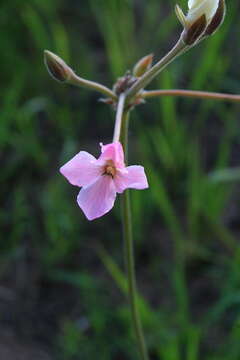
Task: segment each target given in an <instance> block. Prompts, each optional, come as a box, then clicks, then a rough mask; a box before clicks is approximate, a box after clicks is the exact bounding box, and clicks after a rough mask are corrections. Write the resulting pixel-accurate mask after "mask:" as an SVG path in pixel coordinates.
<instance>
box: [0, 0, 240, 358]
mask: <svg viewBox="0 0 240 360" xmlns="http://www.w3.org/2000/svg"><path fill="white" fill-rule="evenodd" d="M174 5H175V1H168V2H166V1H164V0H148V1H144V0H84V1H83V0H71V1H66V0H52V1H43V0H28V1H27V0H11V1H4V0H3V1H2V2H1V12H0V24H1V29H2V31H1V32H0V44H1V83H0V86H1V95H0V99H1V111H0V157H1V172H0V183H1V191H0V199H1V209H0V228H1V232H0V236H1V244H0V246H1V251H0V270H1V272H0V275H1V278H0V279H1V283H0V335H1V336H0V358H1V359H4V360H21V359H24V360H28V359H35V360H45V359H46V360H49V359H59V360H75V359H76V360H90V359H91V360H93V359H101V360H131V359H132V360H133V359H137V353H136V349H135V346H134V335H133V332H132V329H131V325H130V314H129V309H128V306H127V300H126V279H125V276H124V273H123V260H122V239H121V232H120V227H121V222H120V215H119V213H120V211H119V210H120V208H119V203H118V202H117V203H116V206H115V208H114V210H113V211H112V212H111V213H109V214H108V215H107V216H105V217H103V218H101V219H99V220H97V221H94V222H91V223H89V222H87V220H86V219H85V218H84V216H83V214H82V212H81V211H80V209H79V208H78V206H77V204H76V201H75V200H76V196H77V193H78V189H77V188H74V187H72V186H70V185H69V184H68V183H67V182H66V181H65V179H64V178H63V177H62V176H61V175H60V174H59V171H58V169H59V167H60V166H61V165H62V164H64V163H65V162H66V161H67V160H69V159H70V158H71V157H72V156H73V155H75V154H76V153H77V152H79V151H80V150H86V151H89V152H90V153H93V154H95V155H97V154H98V152H99V146H98V143H99V142H104V143H107V142H110V141H111V137H112V132H113V126H114V112H113V111H112V109H111V108H108V107H107V105H105V104H103V103H100V102H98V99H99V95H98V94H96V93H91V92H88V91H87V90H82V89H79V88H73V87H69V86H63V85H61V84H58V83H57V82H55V81H54V80H52V79H51V78H50V77H49V75H48V73H47V72H46V69H45V68H44V65H43V50H44V49H48V50H51V51H53V52H55V53H57V54H58V55H59V56H61V57H62V58H63V59H64V60H65V61H66V62H67V63H69V64H70V65H71V66H72V67H73V69H74V70H75V71H76V72H77V73H78V74H79V75H81V76H83V77H86V78H89V79H92V80H96V81H99V82H102V83H104V84H106V85H107V86H109V87H112V84H113V83H114V81H115V80H116V78H117V77H119V76H122V75H123V74H124V73H125V71H126V70H127V69H132V67H133V66H134V64H135V63H136V62H137V61H138V59H139V58H141V57H142V56H144V55H146V54H149V53H152V52H154V53H155V58H156V59H158V58H160V57H161V56H163V55H164V54H165V53H166V52H167V51H168V50H169V49H170V48H171V47H172V46H173V45H174V43H175V42H176V40H177V38H178V36H179V34H180V31H181V27H180V24H179V23H178V21H177V19H176V17H175V14H174V10H173V9H174ZM179 5H181V6H183V7H184V9H186V1H184V0H182V1H179ZM227 5H228V11H227V16H226V19H225V22H224V24H223V26H222V28H221V30H219V31H218V32H217V33H216V35H214V36H213V37H212V38H211V39H209V40H207V41H205V42H203V43H202V44H201V45H199V46H198V47H196V48H194V49H193V50H191V52H189V53H188V54H185V55H184V56H182V57H181V58H179V59H178V60H177V61H175V62H174V63H173V64H172V65H171V66H169V67H168V69H167V70H166V71H164V72H163V73H162V74H161V76H159V78H158V79H157V80H156V81H155V82H154V83H153V84H151V87H149V88H162V89H167V88H184V89H197V90H208V91H222V92H228V93H239V92H240V84H239V67H240V46H239V34H240V32H239V16H238V14H239V10H240V9H239V3H238V1H237V0H232V1H227ZM239 111H240V107H239V105H238V104H230V103H225V102H218V101H202V100H192V99H176V98H169V97H168V98H167V97H164V98H159V99H152V100H149V101H148V102H147V103H146V105H142V106H139V107H138V108H136V110H135V111H134V112H133V113H132V118H131V124H130V162H131V163H132V164H141V165H144V167H145V170H146V172H147V174H148V178H149V183H150V189H149V190H147V191H132V193H131V194H132V201H133V213H134V233H135V246H136V264H137V274H138V283H139V299H138V301H139V307H140V310H141V316H142V319H143V325H144V329H145V333H146V338H147V343H148V347H149V352H150V354H151V360H200V359H201V360H239V359H240V246H239V245H240V244H239V231H240V222H239V221H240V215H239V200H240V192H239V180H240V163H239V153H240V131H239Z"/></svg>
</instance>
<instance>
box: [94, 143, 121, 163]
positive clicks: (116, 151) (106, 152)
mask: <svg viewBox="0 0 240 360" xmlns="http://www.w3.org/2000/svg"><path fill="white" fill-rule="evenodd" d="M100 145H101V148H102V154H101V156H100V158H99V160H100V161H102V160H104V161H107V160H112V161H113V162H114V165H115V166H116V167H117V168H123V167H124V166H125V164H124V153H123V148H122V144H121V143H120V142H119V141H118V142H114V143H111V144H107V145H102V144H100Z"/></svg>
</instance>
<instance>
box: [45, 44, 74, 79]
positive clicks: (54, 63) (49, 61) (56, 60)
mask: <svg viewBox="0 0 240 360" xmlns="http://www.w3.org/2000/svg"><path fill="white" fill-rule="evenodd" d="M44 63H45V65H46V68H47V70H48V72H49V74H50V75H51V76H52V77H53V78H54V79H55V80H57V81H60V82H67V81H69V80H70V79H71V77H72V75H73V70H72V69H71V68H70V67H69V66H68V65H67V64H66V63H65V62H64V61H63V60H62V59H61V58H60V57H59V56H57V55H55V54H54V53H52V52H51V51H48V50H45V51H44Z"/></svg>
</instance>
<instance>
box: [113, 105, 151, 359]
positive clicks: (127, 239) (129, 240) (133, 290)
mask: <svg viewBox="0 0 240 360" xmlns="http://www.w3.org/2000/svg"><path fill="white" fill-rule="evenodd" d="M120 105H121V103H120V101H119V106H120ZM121 124H122V126H121V143H122V145H123V149H124V153H125V162H126V164H127V162H128V125H129V111H128V110H125V111H123V112H122V121H121ZM121 207H122V227H123V238H124V257H125V266H126V272H127V280H128V297H129V302H130V308H131V317H132V322H133V326H134V331H135V335H136V341H137V346H138V350H139V354H140V357H141V360H149V357H148V352H147V347H146V343H145V338H144V334H143V328H142V323H141V319H140V316H139V312H138V307H137V285H136V272H135V260H134V246H133V230H132V214H131V203H130V192H129V190H126V191H125V192H124V193H123V194H122V197H121Z"/></svg>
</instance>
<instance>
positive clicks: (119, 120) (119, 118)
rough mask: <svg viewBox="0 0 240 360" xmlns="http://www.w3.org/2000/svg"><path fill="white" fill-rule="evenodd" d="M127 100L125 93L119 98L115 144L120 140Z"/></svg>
mask: <svg viewBox="0 0 240 360" xmlns="http://www.w3.org/2000/svg"><path fill="white" fill-rule="evenodd" d="M125 99H126V96H125V94H124V93H122V94H121V95H120V97H119V101H118V106H117V114H116V122H115V128H114V135H113V142H117V141H119V139H120V134H121V128H122V120H123V111H124V105H125Z"/></svg>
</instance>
